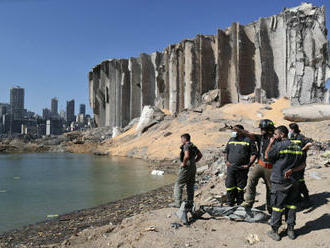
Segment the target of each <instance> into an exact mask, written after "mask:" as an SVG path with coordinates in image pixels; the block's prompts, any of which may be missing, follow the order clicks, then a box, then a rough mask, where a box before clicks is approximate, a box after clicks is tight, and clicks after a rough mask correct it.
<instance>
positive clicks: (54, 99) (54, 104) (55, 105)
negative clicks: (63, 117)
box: [50, 97, 58, 116]
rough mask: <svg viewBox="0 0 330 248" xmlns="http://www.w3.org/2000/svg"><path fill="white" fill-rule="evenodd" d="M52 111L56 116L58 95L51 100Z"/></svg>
mask: <svg viewBox="0 0 330 248" xmlns="http://www.w3.org/2000/svg"><path fill="white" fill-rule="evenodd" d="M50 111H51V112H52V115H54V116H56V115H57V114H58V99H57V98H56V97H54V98H52V100H51V107H50Z"/></svg>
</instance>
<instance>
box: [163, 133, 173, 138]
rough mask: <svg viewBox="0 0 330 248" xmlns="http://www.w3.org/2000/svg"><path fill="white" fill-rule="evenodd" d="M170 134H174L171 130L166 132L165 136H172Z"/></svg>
mask: <svg viewBox="0 0 330 248" xmlns="http://www.w3.org/2000/svg"><path fill="white" fill-rule="evenodd" d="M170 135H172V133H171V132H166V133H165V134H164V137H168V136H170Z"/></svg>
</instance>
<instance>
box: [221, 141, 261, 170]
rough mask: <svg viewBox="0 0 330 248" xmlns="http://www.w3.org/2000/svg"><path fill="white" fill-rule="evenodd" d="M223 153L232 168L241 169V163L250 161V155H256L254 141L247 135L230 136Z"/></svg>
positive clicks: (245, 163) (246, 163)
mask: <svg viewBox="0 0 330 248" xmlns="http://www.w3.org/2000/svg"><path fill="white" fill-rule="evenodd" d="M225 153H227V157H228V161H229V163H230V164H231V166H232V167H233V168H237V169H242V165H248V164H249V163H250V157H251V156H252V155H257V148H256V145H255V142H254V141H252V140H251V139H250V138H248V137H242V138H238V137H236V138H230V140H229V141H228V143H227V146H226V149H225Z"/></svg>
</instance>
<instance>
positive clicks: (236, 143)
mask: <svg viewBox="0 0 330 248" xmlns="http://www.w3.org/2000/svg"><path fill="white" fill-rule="evenodd" d="M228 144H235V145H243V146H248V145H250V143H249V142H244V141H229V142H228Z"/></svg>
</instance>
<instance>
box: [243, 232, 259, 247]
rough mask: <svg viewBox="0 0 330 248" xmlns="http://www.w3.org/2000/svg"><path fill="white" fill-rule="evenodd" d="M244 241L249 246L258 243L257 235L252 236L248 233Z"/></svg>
mask: <svg viewBox="0 0 330 248" xmlns="http://www.w3.org/2000/svg"><path fill="white" fill-rule="evenodd" d="M246 240H247V242H248V243H249V244H250V245H254V244H256V243H258V242H260V239H259V236H258V235H257V234H252V233H250V234H249V235H248V236H247V238H246Z"/></svg>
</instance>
